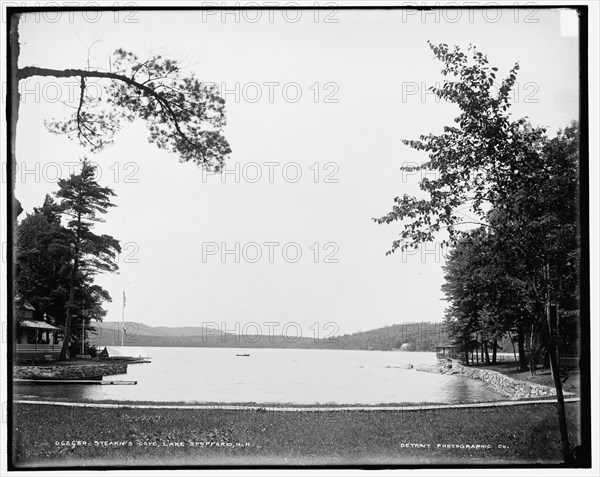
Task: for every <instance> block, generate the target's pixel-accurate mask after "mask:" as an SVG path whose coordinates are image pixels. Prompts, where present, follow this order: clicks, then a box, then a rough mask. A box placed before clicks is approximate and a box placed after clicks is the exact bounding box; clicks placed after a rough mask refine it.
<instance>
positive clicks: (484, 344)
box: [483, 340, 496, 364]
mask: <svg viewBox="0 0 600 477" xmlns="http://www.w3.org/2000/svg"><path fill="white" fill-rule="evenodd" d="M483 352H484V353H485V364H490V351H489V349H488V342H487V340H483ZM495 352H496V351H495V350H494V353H495Z"/></svg>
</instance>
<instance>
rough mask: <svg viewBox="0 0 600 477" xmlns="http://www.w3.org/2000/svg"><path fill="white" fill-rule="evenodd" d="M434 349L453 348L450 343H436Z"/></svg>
mask: <svg viewBox="0 0 600 477" xmlns="http://www.w3.org/2000/svg"><path fill="white" fill-rule="evenodd" d="M435 347H436V348H455V345H453V344H452V343H438V344H436V345H435Z"/></svg>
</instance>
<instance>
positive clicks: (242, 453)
mask: <svg viewBox="0 0 600 477" xmlns="http://www.w3.org/2000/svg"><path fill="white" fill-rule="evenodd" d="M14 409H15V415H14V433H13V442H14V448H13V450H14V454H13V455H14V458H15V465H17V466H23V467H34V466H44V467H51V466H81V467H85V466H128V465H144V464H147V465H166V466H169V465H170V466H173V465H194V466H202V465H244V466H248V465H269V464H272V465H343V464H348V465H350V464H353V465H376V464H384V465H415V464H419V465H427V464H438V465H450V464H463V465H465V464H466V465H482V464H496V465H497V464H515V465H518V464H532V463H544V464H557V463H560V461H561V457H560V435H559V431H558V421H557V417H556V410H555V406H554V404H538V405H535V404H532V405H523V406H514V407H498V408H483V409H444V410H431V411H424V410H421V411H409V412H394V411H327V412H304V411H303V412H270V411H250V410H236V411H224V410H191V409H175V410H152V409H150V410H145V409H132V408H120V409H100V408H67V407H59V406H53V405H44V406H42V405H31V404H15V406H14ZM567 411H568V419H569V423H570V435H571V447H574V446H575V445H577V444H579V435H580V429H579V404H578V403H569V404H567ZM75 441H80V442H75ZM450 445H454V446H459V447H454V448H453V447H449V446H450ZM476 445H479V446H480V447H479V448H475V447H470V448H469V447H467V446H476ZM443 446H446V447H443ZM460 446H462V448H461V447H460Z"/></svg>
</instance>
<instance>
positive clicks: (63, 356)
mask: <svg viewBox="0 0 600 477" xmlns="http://www.w3.org/2000/svg"><path fill="white" fill-rule="evenodd" d="M74 303H75V281H74V280H73V278H71V285H70V287H69V303H68V304H67V313H66V315H67V316H66V319H65V336H64V341H63V345H62V348H61V349H60V360H61V361H65V360H67V359H69V344H70V341H71V322H72V319H73V315H72V313H71V310H72V309H73V305H74Z"/></svg>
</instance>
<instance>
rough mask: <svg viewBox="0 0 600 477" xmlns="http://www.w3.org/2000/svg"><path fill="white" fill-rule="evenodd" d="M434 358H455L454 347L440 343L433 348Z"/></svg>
mask: <svg viewBox="0 0 600 477" xmlns="http://www.w3.org/2000/svg"><path fill="white" fill-rule="evenodd" d="M435 357H436V358H437V359H450V358H455V357H456V352H455V349H454V346H453V345H451V344H450V343H441V344H439V345H437V346H436V347H435Z"/></svg>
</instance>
